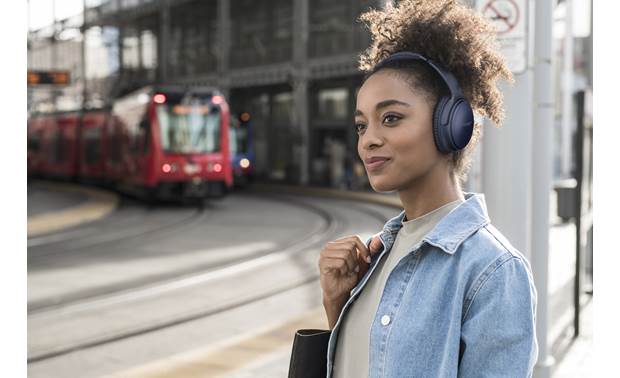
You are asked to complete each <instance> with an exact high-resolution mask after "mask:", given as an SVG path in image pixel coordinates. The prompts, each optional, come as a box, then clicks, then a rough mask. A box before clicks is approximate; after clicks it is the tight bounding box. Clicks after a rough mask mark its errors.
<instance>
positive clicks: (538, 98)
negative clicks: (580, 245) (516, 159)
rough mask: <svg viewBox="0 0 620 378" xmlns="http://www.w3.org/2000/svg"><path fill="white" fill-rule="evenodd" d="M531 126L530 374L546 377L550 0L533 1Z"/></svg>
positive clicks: (548, 367) (548, 359)
mask: <svg viewBox="0 0 620 378" xmlns="http://www.w3.org/2000/svg"><path fill="white" fill-rule="evenodd" d="M534 14H535V30H536V36H535V39H534V127H533V131H532V144H533V149H532V223H531V234H532V246H531V251H532V256H531V260H530V261H531V264H532V273H533V276H534V284H535V285H536V289H537V291H538V304H537V308H536V333H537V338H538V361H537V363H536V366H535V368H534V377H536V378H548V377H550V376H551V367H552V366H553V365H554V359H553V357H552V356H551V355H550V353H549V351H550V348H549V341H548V339H547V337H548V334H549V332H548V327H547V325H548V324H549V312H548V298H549V295H548V291H549V290H548V271H549V269H548V268H549V227H550V219H549V193H550V191H551V177H552V161H553V160H552V159H553V153H552V151H553V150H552V143H551V141H552V130H553V120H554V114H553V112H554V103H553V101H554V95H553V83H552V77H553V76H552V75H553V72H552V67H553V66H552V54H553V50H552V42H553V30H552V25H553V2H551V1H536V2H535V11H534Z"/></svg>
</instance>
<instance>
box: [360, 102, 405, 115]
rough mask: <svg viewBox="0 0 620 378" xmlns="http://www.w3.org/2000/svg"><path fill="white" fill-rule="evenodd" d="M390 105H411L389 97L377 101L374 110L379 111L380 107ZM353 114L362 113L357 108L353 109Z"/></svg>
mask: <svg viewBox="0 0 620 378" xmlns="http://www.w3.org/2000/svg"><path fill="white" fill-rule="evenodd" d="M390 105H403V106H407V107H409V106H411V105H409V104H407V103H406V102H402V101H398V100H394V99H389V100H383V101H381V102H378V103H377V105H375V111H379V110H381V109H383V108H385V107H388V106H390ZM354 115H356V116H363V115H364V113H363V112H362V111H361V110H359V109H357V110H355V113H354Z"/></svg>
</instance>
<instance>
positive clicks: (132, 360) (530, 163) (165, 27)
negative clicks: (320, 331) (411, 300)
mask: <svg viewBox="0 0 620 378" xmlns="http://www.w3.org/2000/svg"><path fill="white" fill-rule="evenodd" d="M396 3H397V1H389V0H368V1H367V0H343V1H338V2H334V1H324V0H317V1H308V0H289V1H287V0H260V1H249V0H193V1H192V0H107V1H106V0H29V1H28V35H27V36H28V39H27V44H28V58H27V59H28V89H27V91H28V92H27V93H28V99H27V107H28V133H27V134H28V135H27V138H28V176H29V178H28V180H29V181H28V375H29V376H33V377H75V376H80V377H86V376H88V377H90V376H93V377H100V376H132V377H133V376H152V377H155V376H175V377H177V376H178V377H181V376H238V377H242V376H261V377H262V376H265V377H266V376H285V375H286V374H287V371H288V358H289V356H290V347H291V345H292V338H293V334H294V331H295V330H296V329H297V328H312V327H316V328H326V327H327V322H326V320H325V317H324V315H323V313H322V311H321V297H320V287H319V285H318V271H317V268H316V261H317V258H318V252H319V251H320V248H321V246H322V245H323V244H324V243H325V242H326V241H328V240H333V239H335V238H337V237H340V236H342V235H346V234H359V235H361V236H362V237H363V238H364V239H365V238H366V237H368V236H370V235H371V234H373V233H375V232H378V231H379V230H380V229H381V227H382V225H383V223H384V222H385V221H386V220H388V219H389V218H391V217H393V216H395V215H397V214H398V213H399V202H398V199H397V197H396V196H395V195H394V194H393V193H392V194H377V193H374V192H373V191H372V189H371V188H370V186H369V184H368V180H367V177H366V172H365V169H364V166H363V164H362V162H361V161H360V160H359V158H358V156H357V150H356V144H357V136H356V132H355V130H354V127H353V118H352V114H353V112H354V110H355V94H356V91H357V90H358V89H359V87H360V85H361V81H362V75H361V74H360V72H358V70H357V56H358V54H359V53H360V52H361V51H362V50H364V49H365V48H366V47H367V46H368V44H369V43H370V37H369V33H368V32H367V31H366V30H365V29H364V28H363V27H362V25H361V24H360V23H358V22H356V19H357V17H358V16H359V15H360V13H362V12H364V11H365V10H367V9H369V8H371V7H372V8H383V7H388V6H392V5H394V4H396ZM466 3H467V4H468V5H469V6H471V7H474V8H476V9H477V10H479V11H480V12H481V13H482V14H483V15H484V16H485V17H487V18H488V19H490V20H491V21H492V22H493V23H494V25H495V26H496V27H497V30H498V39H499V42H500V44H501V46H502V49H503V52H504V54H505V55H506V57H507V59H508V62H509V66H510V67H511V69H512V70H513V72H514V74H515V83H514V85H503V84H502V90H503V91H504V95H505V108H506V122H505V124H504V126H503V127H502V128H501V129H497V128H495V126H494V125H492V124H491V123H490V122H489V121H487V120H481V121H482V122H483V123H484V137H483V139H482V142H481V143H480V144H479V146H478V148H477V150H476V155H475V159H474V161H473V164H472V168H471V171H470V174H469V179H468V181H467V183H466V185H465V190H466V191H474V192H482V193H484V194H485V197H486V200H487V205H488V208H489V214H490V216H491V219H492V221H493V223H494V224H495V225H496V226H497V227H498V228H499V229H500V230H501V231H502V232H503V233H504V234H505V235H506V236H507V237H508V239H509V240H510V241H511V242H512V243H513V244H514V245H515V246H516V247H517V248H518V249H519V250H521V251H523V252H524V254H525V255H526V256H527V257H528V258H529V260H530V262H531V264H532V270H533V273H534V278H535V282H536V285H537V289H538V292H539V293H538V295H539V298H538V300H539V302H538V307H539V308H538V314H537V316H538V324H537V326H538V329H537V331H538V334H539V335H538V337H539V340H538V341H539V347H540V353H539V360H538V364H537V366H536V371H535V376H536V377H548V376H554V377H569V376H570V377H577V376H579V377H581V376H588V375H589V369H590V361H591V353H590V349H591V348H590V347H591V329H592V328H591V307H592V306H591V300H592V296H593V287H592V277H593V272H592V256H593V255H592V251H593V248H592V235H593V226H592V135H593V118H592V67H593V58H592V46H593V32H592V30H593V29H592V1H591V0H562V1H558V0H553V1H549V2H544V3H545V4H541V3H543V2H539V3H538V4H535V2H534V1H526V0H514V1H513V0H487V1H467V2H466Z"/></svg>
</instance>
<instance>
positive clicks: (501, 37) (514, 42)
mask: <svg viewBox="0 0 620 378" xmlns="http://www.w3.org/2000/svg"><path fill="white" fill-rule="evenodd" d="M527 4H528V3H527V1H526V0H483V1H479V0H478V1H476V9H477V10H478V11H480V12H481V13H482V15H483V16H484V17H485V18H486V19H487V20H489V21H491V23H492V24H493V26H495V30H496V31H497V40H498V42H499V44H500V46H501V48H502V53H503V54H504V56H505V57H506V60H507V62H508V67H509V68H510V70H511V71H512V72H513V73H522V72H524V71H525V70H526V69H527Z"/></svg>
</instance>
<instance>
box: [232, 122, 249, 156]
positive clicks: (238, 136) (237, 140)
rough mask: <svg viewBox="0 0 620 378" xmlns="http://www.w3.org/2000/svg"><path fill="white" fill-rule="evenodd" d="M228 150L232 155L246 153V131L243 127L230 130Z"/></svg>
mask: <svg viewBox="0 0 620 378" xmlns="http://www.w3.org/2000/svg"><path fill="white" fill-rule="evenodd" d="M230 135H231V138H230V150H231V153H232V154H242V153H247V152H248V130H247V129H246V128H245V127H243V126H239V127H231V128H230Z"/></svg>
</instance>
